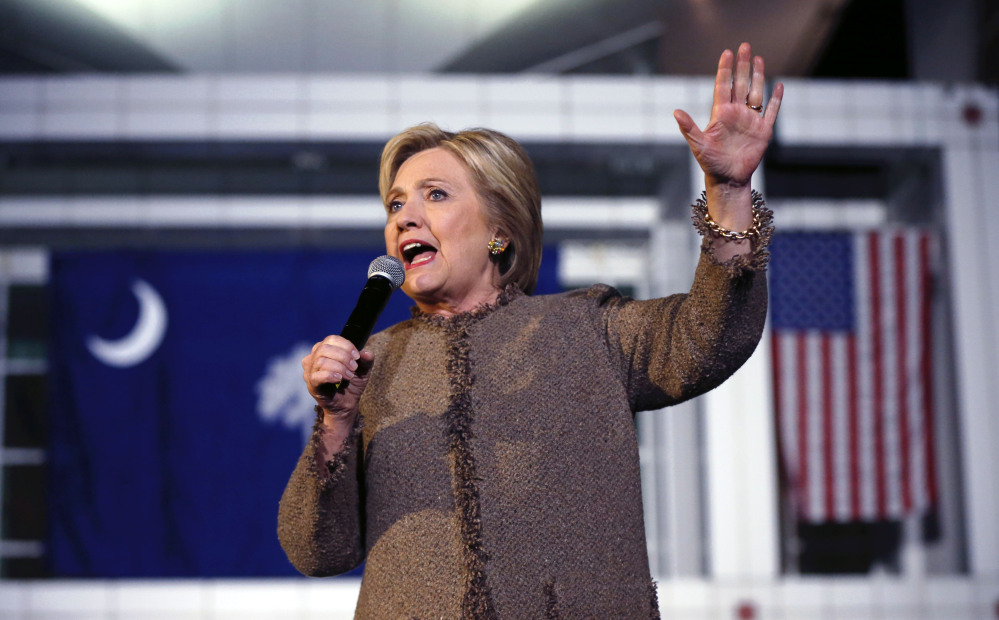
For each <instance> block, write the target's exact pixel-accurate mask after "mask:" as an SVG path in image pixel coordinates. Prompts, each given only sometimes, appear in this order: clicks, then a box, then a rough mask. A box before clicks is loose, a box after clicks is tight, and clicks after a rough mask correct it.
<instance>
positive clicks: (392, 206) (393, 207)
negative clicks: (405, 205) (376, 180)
mask: <svg viewBox="0 0 999 620" xmlns="http://www.w3.org/2000/svg"><path fill="white" fill-rule="evenodd" d="M401 208H402V202H400V201H398V200H393V201H392V202H390V203H388V204H387V205H386V206H385V210H386V211H388V212H389V213H395V212H396V211H398V210H399V209H401Z"/></svg>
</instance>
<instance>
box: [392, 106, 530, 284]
mask: <svg viewBox="0 0 999 620" xmlns="http://www.w3.org/2000/svg"><path fill="white" fill-rule="evenodd" d="M432 148H442V149H446V150H447V151H448V152H450V153H451V154H452V155H454V156H455V157H457V158H458V160H459V161H460V162H461V163H462V164H464V166H465V168H466V169H467V170H468V172H469V174H470V177H471V180H472V183H473V185H474V186H475V189H476V192H477V193H478V195H479V198H480V199H481V200H482V203H483V205H484V207H485V210H486V218H487V219H488V220H489V222H490V224H492V225H493V226H496V228H497V229H498V232H499V234H501V235H503V236H505V237H507V238H508V240H509V243H508V245H507V248H506V251H505V252H503V253H502V254H500V256H499V266H500V287H504V286H506V285H507V284H509V283H513V284H515V285H517V287H519V288H520V289H521V290H523V291H524V292H525V293H527V294H528V295H530V294H531V292H533V291H534V286H535V285H536V284H537V281H538V268H539V267H540V266H541V234H542V224H541V190H540V189H538V180H537V176H536V175H535V173H534V165H533V164H532V163H531V159H530V158H529V157H528V156H527V152H526V151H524V148H523V147H522V146H520V144H518V143H517V142H516V141H515V140H513V139H512V138H510V137H509V136H507V135H505V134H502V133H500V132H498V131H493V130H491V129H481V128H478V129H466V130H464V131H459V132H457V133H454V132H450V131H444V130H443V129H441V128H440V127H438V126H437V125H435V124H433V123H423V124H421V125H416V126H415V127H410V128H409V129H406V130H405V131H403V132H401V133H399V134H398V135H397V136H395V137H394V138H392V139H391V140H389V141H388V143H386V144H385V149H384V150H383V151H382V161H381V168H380V171H379V176H378V190H379V192H380V193H381V197H382V202H386V197H387V195H388V192H389V190H390V189H392V184H393V183H394V182H395V175H396V174H397V173H398V172H399V168H400V167H401V166H402V164H403V162H405V161H406V160H407V159H409V158H410V157H412V156H413V155H416V154H417V153H419V152H420V151H425V150H427V149H432ZM482 251H483V252H485V251H487V250H486V248H484V247H483V248H482Z"/></svg>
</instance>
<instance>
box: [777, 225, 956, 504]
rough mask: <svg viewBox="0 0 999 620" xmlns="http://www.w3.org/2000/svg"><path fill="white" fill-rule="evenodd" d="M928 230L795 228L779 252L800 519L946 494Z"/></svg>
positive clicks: (780, 378)
mask: <svg viewBox="0 0 999 620" xmlns="http://www.w3.org/2000/svg"><path fill="white" fill-rule="evenodd" d="M932 254H933V237H932V236H931V234H930V233H928V232H927V231H922V230H912V229H899V230H891V231H878V232H865V233H814V232H808V233H786V234H779V235H776V236H775V237H774V242H773V248H772V260H771V278H770V284H771V286H770V293H771V311H772V315H771V317H772V326H773V331H772V334H773V336H772V337H773V342H772V344H773V349H772V351H773V374H774V394H775V402H776V409H777V422H778V438H779V444H780V452H781V458H782V465H783V467H784V472H785V474H786V477H787V480H788V481H789V483H790V485H791V492H792V497H793V498H794V500H795V504H796V508H797V511H798V514H799V518H800V519H802V520H804V521H808V522H816V523H817V522H828V521H871V520H880V519H897V518H900V517H903V516H906V515H910V514H915V513H921V512H924V511H925V510H926V509H927V508H928V507H930V506H932V505H934V504H935V502H936V494H937V481H936V474H935V462H934V449H933V389H932V377H933V370H932V365H931V360H932V353H931V335H932V334H931V320H930V319H931V317H930V312H931V290H930V287H931V280H932V278H931V259H932Z"/></svg>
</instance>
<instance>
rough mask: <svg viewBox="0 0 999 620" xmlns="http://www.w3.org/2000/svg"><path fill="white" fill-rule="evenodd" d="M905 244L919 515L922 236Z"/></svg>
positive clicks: (922, 473) (922, 496) (922, 499)
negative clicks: (920, 250)
mask: <svg viewBox="0 0 999 620" xmlns="http://www.w3.org/2000/svg"><path fill="white" fill-rule="evenodd" d="M905 237H906V244H905V265H906V290H907V291H908V295H907V299H906V312H907V313H908V315H909V317H910V320H909V323H908V325H907V327H906V338H907V339H908V347H907V350H908V360H907V361H908V365H907V366H908V367H907V368H906V373H907V374H908V384H909V386H910V389H909V391H908V393H907V394H906V396H907V397H908V399H909V420H910V425H909V446H910V463H911V464H912V465H911V469H910V471H909V473H910V481H911V488H912V501H913V509H914V510H917V511H922V510H924V509H925V508H926V507H927V504H928V502H927V501H926V484H927V481H926V456H925V454H924V445H923V436H924V433H925V429H924V428H923V426H924V422H923V391H922V390H921V389H920V385H921V383H922V377H921V376H920V371H921V370H922V368H921V364H920V355H921V353H922V350H923V345H922V330H921V324H920V317H921V314H922V312H921V309H922V304H921V303H920V302H921V300H922V299H923V283H922V282H920V274H921V269H920V266H921V257H920V253H919V245H920V242H921V241H922V237H923V235H922V234H920V233H911V232H910V233H907V234H906V235H905Z"/></svg>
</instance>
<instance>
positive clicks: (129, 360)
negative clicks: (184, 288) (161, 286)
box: [87, 280, 167, 368]
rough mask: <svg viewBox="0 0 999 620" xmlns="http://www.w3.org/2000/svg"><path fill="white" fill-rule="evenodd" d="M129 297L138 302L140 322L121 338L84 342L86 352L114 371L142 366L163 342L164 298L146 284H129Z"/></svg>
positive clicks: (164, 332) (165, 326)
mask: <svg viewBox="0 0 999 620" xmlns="http://www.w3.org/2000/svg"><path fill="white" fill-rule="evenodd" d="M132 293H133V294H134V295H135V298H136V299H138V300H139V319H138V320H137V321H136V323H135V327H133V328H132V331H131V332H129V333H128V335H126V336H125V337H123V338H120V339H118V340H105V339H103V338H101V337H100V336H90V337H89V338H87V349H89V350H90V352H91V353H92V354H93V356H94V357H96V358H97V359H98V360H100V361H102V362H104V363H105V364H107V365H108V366H114V367H115V368H128V367H130V366H135V365H136V364H139V363H141V362H144V361H145V360H146V359H148V358H149V356H150V355H152V354H153V352H154V351H155V350H156V349H157V348H158V347H159V346H160V343H161V342H163V336H164V334H166V328H167V311H166V304H165V303H163V298H162V297H160V294H159V293H157V292H156V289H154V288H153V287H152V286H151V285H150V284H149V283H148V282H146V281H145V280H136V281H135V282H133V283H132Z"/></svg>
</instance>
